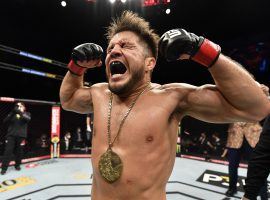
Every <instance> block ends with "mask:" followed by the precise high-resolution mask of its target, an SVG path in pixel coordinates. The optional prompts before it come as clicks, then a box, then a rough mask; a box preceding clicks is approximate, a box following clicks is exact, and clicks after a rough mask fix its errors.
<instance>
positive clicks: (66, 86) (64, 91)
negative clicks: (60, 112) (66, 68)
mask: <svg viewBox="0 0 270 200" xmlns="http://www.w3.org/2000/svg"><path fill="white" fill-rule="evenodd" d="M82 87H83V76H76V75H74V74H72V73H70V72H67V74H66V75H65V77H64V79H63V81H62V84H61V87H60V101H61V104H65V103H67V102H69V100H70V99H71V98H72V96H73V94H74V93H75V92H76V90H78V89H79V88H82Z"/></svg>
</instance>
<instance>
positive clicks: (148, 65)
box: [145, 57, 156, 71]
mask: <svg viewBox="0 0 270 200" xmlns="http://www.w3.org/2000/svg"><path fill="white" fill-rule="evenodd" d="M155 66H156V59H155V58H154V57H147V58H146V59H145V70H146V71H152V70H153V69H154V67H155Z"/></svg>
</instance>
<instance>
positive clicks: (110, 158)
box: [98, 148, 123, 183]
mask: <svg viewBox="0 0 270 200" xmlns="http://www.w3.org/2000/svg"><path fill="white" fill-rule="evenodd" d="M98 168H99V172H100V174H101V176H102V177H103V178H104V179H105V180H106V181H108V182H109V183H113V182H115V181H116V180H118V179H119V178H120V176H121V174H122V171H123V164H122V161H121V158H120V157H119V156H118V155H117V154H116V153H115V152H113V151H112V149H111V148H108V149H107V151H106V152H105V153H104V154H102V155H101V157H100V160H99V163H98Z"/></svg>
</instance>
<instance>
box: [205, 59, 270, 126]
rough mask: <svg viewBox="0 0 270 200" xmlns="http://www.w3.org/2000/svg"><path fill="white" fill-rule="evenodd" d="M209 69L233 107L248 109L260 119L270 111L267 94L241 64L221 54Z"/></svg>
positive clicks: (255, 117)
mask: <svg viewBox="0 0 270 200" xmlns="http://www.w3.org/2000/svg"><path fill="white" fill-rule="evenodd" d="M209 71H210V73H211V74H212V76H213V78H214V81H215V83H216V85H217V88H218V89H219V90H220V92H221V93H222V94H223V95H224V97H225V98H226V99H227V100H228V102H229V103H230V104H231V105H232V106H233V107H235V108H236V109H239V110H245V111H248V112H249V113H250V114H251V115H252V116H253V117H254V120H256V119H257V120H258V121H259V120H261V118H263V117H265V116H266V115H267V114H268V113H269V112H270V105H269V101H268V100H267V97H266V95H265V94H264V93H263V91H262V90H261V89H260V87H259V85H258V84H257V83H256V82H255V81H254V79H253V78H252V76H251V75H250V74H249V73H248V72H247V71H246V70H245V69H244V68H243V67H242V66H241V65H240V64H238V63H236V62H235V61H233V60H231V59H230V58H228V57H226V56H224V55H220V57H219V59H218V60H217V62H216V63H215V64H214V66H212V67H211V68H209Z"/></svg>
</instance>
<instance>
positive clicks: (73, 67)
mask: <svg viewBox="0 0 270 200" xmlns="http://www.w3.org/2000/svg"><path fill="white" fill-rule="evenodd" d="M102 54H103V49H102V47H101V46H99V45H97V44H94V43H84V44H81V45H79V46H77V47H75V48H74V49H73V50H72V53H71V58H72V59H71V61H70V62H69V64H68V69H69V71H70V72H71V73H72V74H75V75H78V76H81V75H83V74H84V72H85V71H86V70H87V67H83V66H80V65H79V64H78V61H80V62H83V61H91V60H97V59H101V57H102Z"/></svg>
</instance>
